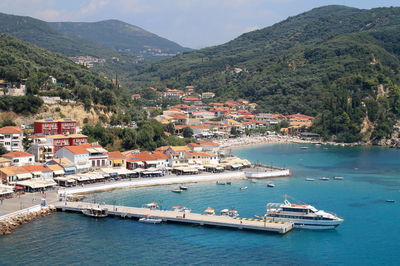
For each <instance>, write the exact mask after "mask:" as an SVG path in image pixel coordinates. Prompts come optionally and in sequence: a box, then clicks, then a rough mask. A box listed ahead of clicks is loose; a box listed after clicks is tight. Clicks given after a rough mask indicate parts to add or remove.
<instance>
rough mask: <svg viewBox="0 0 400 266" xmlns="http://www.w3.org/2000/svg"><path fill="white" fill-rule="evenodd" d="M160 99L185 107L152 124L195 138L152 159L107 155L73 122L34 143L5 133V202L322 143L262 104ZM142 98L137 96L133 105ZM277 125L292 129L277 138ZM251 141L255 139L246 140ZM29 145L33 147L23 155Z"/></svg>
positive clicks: (189, 90) (0, 162) (177, 94)
mask: <svg viewBox="0 0 400 266" xmlns="http://www.w3.org/2000/svg"><path fill="white" fill-rule="evenodd" d="M149 89H150V90H155V89H154V88H149ZM157 93H158V94H160V95H161V97H167V98H168V97H171V98H177V99H179V100H180V101H181V102H182V103H181V104H178V105H174V106H169V107H168V108H166V109H165V110H162V113H161V114H159V115H157V116H155V117H154V119H155V120H157V121H159V122H160V123H161V124H163V125H166V127H167V126H168V125H171V124H172V125H173V130H172V131H171V130H170V131H169V132H168V131H167V130H166V131H165V132H164V134H166V135H174V136H177V137H178V138H183V136H185V137H186V134H187V132H185V131H187V130H190V137H192V140H193V142H190V143H188V144H187V145H183V146H160V147H157V148H156V149H155V150H153V151H143V150H142V151H141V150H139V149H134V150H124V151H108V150H107V149H105V148H104V147H102V146H101V145H100V144H99V143H98V142H91V143H90V142H89V138H88V136H86V135H84V134H82V133H81V132H80V127H79V125H78V123H77V121H76V120H74V119H72V118H63V119H58V120H53V119H41V120H36V121H35V122H34V123H33V125H32V128H33V132H31V134H30V135H27V134H26V133H24V129H22V128H20V127H18V126H5V127H3V128H0V144H1V145H3V146H4V147H5V149H6V150H7V151H8V152H7V153H5V154H3V155H1V158H0V166H1V168H0V178H1V181H2V182H1V183H2V184H1V191H0V192H1V195H0V196H1V198H2V199H5V198H9V197H13V196H15V195H16V194H18V193H24V192H26V193H29V192H37V191H44V190H48V189H54V188H55V187H60V186H61V187H72V186H78V185H79V186H80V185H84V184H89V183H96V182H104V181H105V180H118V179H126V178H138V177H144V178H150V177H152V178H154V177H162V176H168V175H196V174H199V173H220V172H224V171H235V170H240V169H242V168H245V167H250V166H251V162H249V161H248V160H243V159H240V158H237V157H235V156H232V155H231V154H229V150H227V149H226V148H229V147H230V146H237V145H246V144H247V145H248V144H252V143H260V141H261V142H262V141H265V142H268V141H270V140H271V139H275V141H276V140H279V139H284V140H287V139H289V137H287V135H289V136H296V138H294V139H296V140H297V141H301V140H300V139H299V138H297V137H301V138H303V139H312V138H315V137H318V136H315V135H314V134H311V133H307V129H308V128H309V127H310V126H311V125H312V121H313V117H309V116H306V115H302V114H293V115H287V116H284V115H281V114H265V113H258V114H255V113H254V112H253V111H254V109H255V106H256V104H254V103H250V102H248V101H246V100H236V101H234V100H228V101H225V102H210V103H208V104H205V103H203V101H202V100H204V99H212V98H214V96H215V95H214V94H213V93H211V92H204V93H201V95H199V96H197V95H198V94H195V93H194V88H193V87H191V86H188V87H186V88H185V90H172V89H165V92H164V93H160V92H158V91H157ZM194 95H196V96H194ZM140 98H141V95H138V94H133V95H132V100H133V101H137V100H139V99H140ZM149 108H150V109H151V107H149ZM149 108H147V109H149ZM278 124H285V125H287V126H286V127H281V128H279V131H278V132H277V131H276V126H277V125H278ZM251 130H253V131H251ZM25 132H26V130H25ZM249 132H251V133H249ZM246 133H247V134H248V135H250V134H251V135H252V136H247V137H246V136H243V135H246ZM24 138H26V139H28V143H29V146H28V147H27V148H26V149H25V150H24V145H23V140H24ZM292 139H293V138H292Z"/></svg>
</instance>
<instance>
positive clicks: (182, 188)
mask: <svg viewBox="0 0 400 266" xmlns="http://www.w3.org/2000/svg"><path fill="white" fill-rule="evenodd" d="M179 188H180V189H181V190H188V187H185V186H179Z"/></svg>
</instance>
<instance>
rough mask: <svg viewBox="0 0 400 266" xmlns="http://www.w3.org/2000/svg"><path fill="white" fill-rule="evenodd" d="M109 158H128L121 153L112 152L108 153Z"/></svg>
mask: <svg viewBox="0 0 400 266" xmlns="http://www.w3.org/2000/svg"><path fill="white" fill-rule="evenodd" d="M108 158H109V159H125V158H126V156H125V155H123V154H122V153H121V152H119V151H111V152H108Z"/></svg>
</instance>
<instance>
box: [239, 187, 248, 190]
mask: <svg viewBox="0 0 400 266" xmlns="http://www.w3.org/2000/svg"><path fill="white" fill-rule="evenodd" d="M247 188H248V187H241V188H240V190H246V189H247Z"/></svg>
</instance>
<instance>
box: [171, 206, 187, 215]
mask: <svg viewBox="0 0 400 266" xmlns="http://www.w3.org/2000/svg"><path fill="white" fill-rule="evenodd" d="M172 210H173V211H177V212H185V213H189V212H191V211H192V210H191V209H189V208H187V207H185V206H172Z"/></svg>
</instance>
